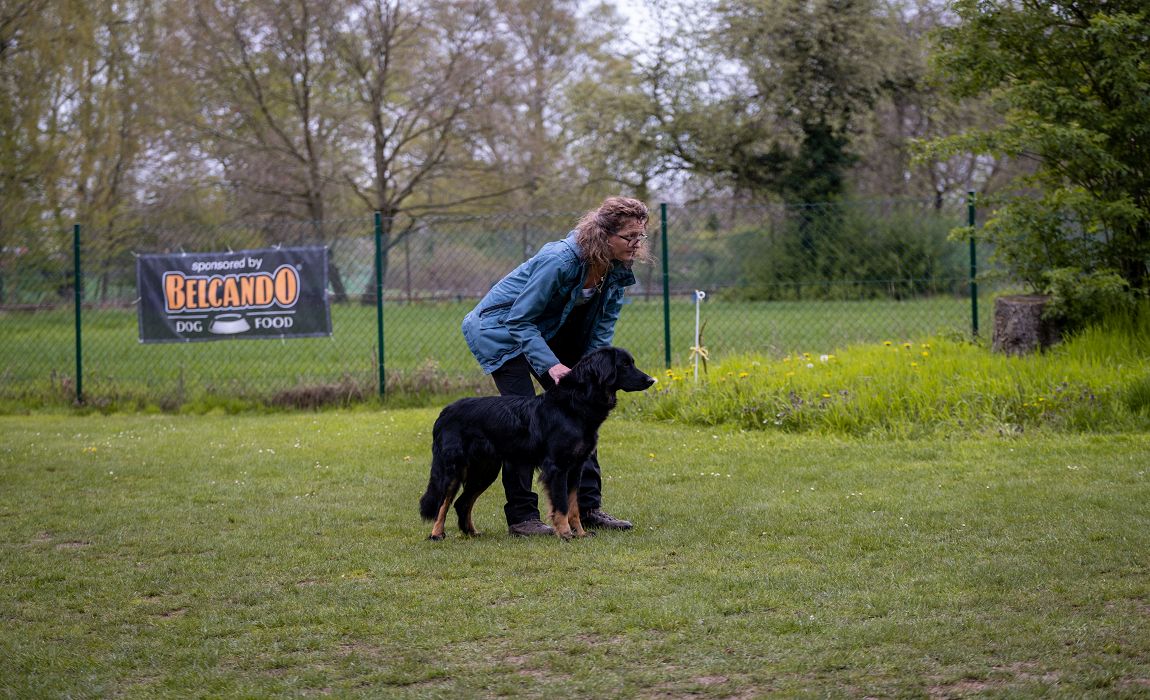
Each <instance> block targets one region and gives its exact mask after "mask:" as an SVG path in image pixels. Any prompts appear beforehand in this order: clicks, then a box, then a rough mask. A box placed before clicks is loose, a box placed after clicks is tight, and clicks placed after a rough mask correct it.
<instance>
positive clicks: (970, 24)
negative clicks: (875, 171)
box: [927, 0, 1150, 290]
mask: <svg viewBox="0 0 1150 700" xmlns="http://www.w3.org/2000/svg"><path fill="white" fill-rule="evenodd" d="M954 10H955V12H956V13H957V14H958V16H959V18H960V20H961V21H960V22H959V23H958V24H956V25H955V26H953V27H950V28H948V29H946V30H944V31H942V32H941V33H940V37H939V38H940V51H939V52H938V54H937V56H936V59H937V60H936V63H937V68H938V70H939V74H940V76H941V77H943V78H944V79H945V80H946V81H948V84H949V85H950V87H951V88H952V89H953V91H954V92H955V93H956V94H957V95H958V96H960V97H971V96H976V95H991V96H993V97H994V99H995V101H996V104H997V105H998V106H999V108H1000V109H1001V110H1002V113H1003V115H1004V119H1003V121H1002V123H1001V124H1000V125H999V126H997V127H996V128H992V129H988V130H984V131H980V132H979V131H973V132H969V133H964V134H961V135H958V136H953V137H950V138H948V139H943V140H940V141H938V142H936V143H935V144H933V147H932V148H930V149H928V151H927V152H928V153H930V154H933V155H934V156H943V157H945V156H947V155H953V154H956V153H963V152H967V151H973V152H976V153H986V154H998V155H1008V156H1015V157H1019V158H1025V159H1028V160H1031V161H1033V162H1034V163H1035V164H1036V168H1035V170H1034V172H1033V173H1032V174H1031V175H1030V176H1029V177H1028V178H1026V179H1024V180H1022V181H1020V182H1019V183H1018V184H1019V185H1020V186H1024V187H1027V188H1030V191H1031V192H1032V195H1033V196H1031V197H1029V198H1026V197H1022V198H1015V199H1011V200H1000V201H997V202H996V201H990V202H988V203H989V204H991V205H992V206H997V209H996V210H995V211H994V213H993V215H992V217H991V219H990V220H989V221H988V222H987V224H986V232H985V235H986V237H987V239H988V240H989V241H991V242H992V243H994V244H995V246H997V247H998V249H999V252H1000V255H1001V256H1002V259H1003V260H1004V261H1005V262H1006V264H1007V265H1008V266H1009V268H1010V270H1011V272H1012V273H1013V274H1014V275H1015V276H1016V277H1018V278H1019V279H1020V280H1022V281H1025V282H1027V283H1029V284H1031V285H1032V286H1033V287H1034V288H1036V289H1040V288H1041V286H1042V284H1043V280H1042V277H1043V274H1044V273H1046V272H1047V271H1050V270H1053V269H1057V268H1063V267H1078V268H1080V269H1081V270H1083V271H1084V272H1085V273H1087V274H1094V273H1100V272H1101V273H1104V272H1106V271H1115V272H1117V273H1118V274H1120V275H1121V276H1122V278H1123V279H1125V280H1126V282H1127V283H1128V284H1129V285H1130V287H1131V288H1132V289H1135V290H1139V289H1145V288H1146V287H1147V285H1148V283H1150V279H1148V267H1147V261H1148V260H1150V102H1148V101H1147V100H1146V94H1147V93H1148V92H1150V43H1148V42H1146V41H1142V40H1132V37H1145V36H1146V34H1147V31H1148V30H1150V15H1148V14H1147V7H1146V4H1145V3H1144V2H1141V0H1118V1H1116V2H1115V1H1110V0H1087V1H1085V2H1079V1H1077V0H1075V1H1074V2H1069V1H1064V0H1055V1H1053V2H1045V3H1021V4H1020V3H1014V2H1006V1H1005V0H991V1H990V2H986V1H984V0H959V1H958V2H956V3H955V4H954Z"/></svg>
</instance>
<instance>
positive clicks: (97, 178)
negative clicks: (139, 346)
mask: <svg viewBox="0 0 1150 700" xmlns="http://www.w3.org/2000/svg"><path fill="white" fill-rule="evenodd" d="M155 25H156V22H155V8H154V4H153V2H151V0H124V1H112V0H98V1H92V2H79V1H78V0H58V1H56V2H36V1H31V2H16V3H5V5H4V8H3V9H2V10H0V103H2V105H0V130H2V131H0V161H2V162H3V163H4V166H3V173H4V174H3V176H0V182H2V184H3V187H2V188H0V235H2V236H3V237H4V238H5V239H7V238H8V237H9V236H10V235H11V232H12V227H14V226H20V227H28V228H29V229H32V228H39V227H41V226H44V225H50V226H51V227H52V229H53V230H54V231H55V232H57V233H58V234H62V233H64V232H66V231H68V230H69V229H70V228H71V224H72V223H73V222H75V221H80V222H83V223H84V224H85V226H86V229H87V231H88V237H87V238H86V243H85V245H86V248H87V250H88V251H89V253H90V254H91V255H90V259H91V258H95V264H90V266H89V270H91V271H92V272H93V274H92V278H93V279H96V280H98V283H97V284H98V286H97V289H96V293H97V294H100V293H102V291H103V290H104V289H106V286H107V284H108V282H109V278H108V274H109V269H110V261H111V259H112V258H114V257H115V256H117V255H122V254H123V253H124V252H125V251H126V249H127V246H128V243H127V239H126V234H125V231H126V224H127V222H128V219H129V218H130V216H131V209H132V206H133V204H134V203H135V200H136V191H137V190H136V184H137V181H138V178H139V173H140V171H141V169H142V167H143V154H144V152H145V150H146V146H147V143H148V141H149V139H150V138H151V136H152V134H153V133H154V129H153V124H154V122H153V111H152V109H151V106H150V105H149V103H148V100H147V95H148V92H149V90H148V87H149V81H148V75H149V70H150V62H151V61H152V57H153V56H154V55H155ZM25 243H27V244H28V246H29V247H35V248H37V249H39V252H40V254H41V255H42V256H44V258H45V259H52V258H55V259H57V260H59V259H60V258H61V248H62V247H63V236H62V235H56V236H51V235H49V236H33V237H29V238H27V239H26V240H25ZM0 244H3V245H6V246H7V245H9V242H8V241H7V240H5V241H0ZM57 265H58V266H60V267H63V263H62V262H59V263H57Z"/></svg>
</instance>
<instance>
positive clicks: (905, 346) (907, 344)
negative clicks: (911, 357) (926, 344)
mask: <svg viewBox="0 0 1150 700" xmlns="http://www.w3.org/2000/svg"><path fill="white" fill-rule="evenodd" d="M902 346H903V347H904V348H906V349H907V350H910V347H911V345H910V343H903V344H902Z"/></svg>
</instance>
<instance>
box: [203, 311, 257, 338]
mask: <svg viewBox="0 0 1150 700" xmlns="http://www.w3.org/2000/svg"><path fill="white" fill-rule="evenodd" d="M251 329H252V327H251V325H249V324H248V320H247V319H246V318H244V317H243V316H241V315H240V314H220V315H219V316H216V317H215V318H214V319H213V320H212V325H211V326H209V327H208V332H209V333H215V334H216V335H235V334H236V333H243V332H245V331H250V330H251Z"/></svg>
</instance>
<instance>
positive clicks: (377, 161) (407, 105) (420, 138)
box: [339, 0, 507, 275]
mask: <svg viewBox="0 0 1150 700" xmlns="http://www.w3.org/2000/svg"><path fill="white" fill-rule="evenodd" d="M352 16H354V17H355V18H356V21H355V22H348V23H346V25H345V26H343V27H341V37H340V43H339V57H340V61H341V66H342V71H343V75H345V76H346V84H347V86H348V89H349V90H350V91H351V93H352V98H353V101H354V106H353V112H352V114H353V115H354V117H353V121H354V122H355V123H356V124H358V125H360V126H359V128H358V130H357V131H355V132H354V133H353V138H355V139H357V141H358V142H359V143H362V144H363V145H364V151H365V152H366V153H368V154H369V156H368V158H367V162H366V164H365V165H366V167H365V168H362V169H359V168H356V169H354V170H353V169H350V168H349V169H348V170H346V171H345V172H344V176H343V179H344V182H345V183H347V184H348V185H349V186H350V187H351V188H352V189H353V190H354V192H355V195H356V196H357V197H358V198H359V199H360V201H362V202H363V203H364V204H365V205H366V206H368V207H369V208H371V209H373V210H375V211H378V212H380V214H381V215H382V220H383V235H382V238H383V247H384V250H385V251H387V250H389V249H390V248H392V247H393V246H395V245H397V244H398V243H400V242H401V241H402V240H403V239H404V238H405V237H406V236H407V235H409V233H410V232H411V231H412V230H414V228H413V227H414V225H415V223H416V221H417V219H418V217H420V216H422V215H426V214H427V213H428V212H435V211H442V210H444V209H449V208H451V207H455V206H459V205H462V204H466V203H468V202H473V201H477V200H483V199H486V198H492V197H496V196H499V195H501V194H505V193H506V191H507V190H506V189H502V190H485V191H479V192H474V191H466V192H462V193H460V194H459V195H458V196H455V195H453V194H452V193H446V194H444V193H438V192H436V191H435V187H434V186H435V184H436V182H437V181H438V180H440V179H444V178H447V177H449V176H450V175H452V174H457V172H458V169H466V168H469V167H471V166H472V165H473V164H474V161H473V159H472V154H471V153H470V151H469V150H468V149H467V148H465V147H464V146H465V144H466V143H467V138H466V134H465V133H464V132H465V129H466V126H467V119H466V116H467V115H468V113H469V112H470V111H472V110H475V109H480V108H482V107H483V106H484V105H486V104H488V103H489V101H490V100H491V99H492V95H491V92H490V90H489V86H490V83H491V81H492V80H493V76H495V75H497V74H498V70H499V66H498V62H497V59H498V53H497V52H495V51H493V50H492V45H493V42H494V38H493V22H492V16H491V6H490V4H489V3H487V2H481V1H477V2H470V1H464V0H437V1H434V2H433V1H430V0H429V1H427V2H421V3H413V5H412V6H408V5H406V4H405V3H403V2H400V1H399V0H353V3H352ZM387 261H388V259H387V255H386V252H385V255H384V258H383V270H382V271H381V272H382V273H383V274H384V275H386V272H387V264H388V262H387Z"/></svg>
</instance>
